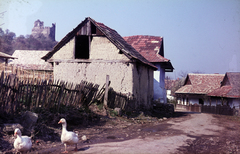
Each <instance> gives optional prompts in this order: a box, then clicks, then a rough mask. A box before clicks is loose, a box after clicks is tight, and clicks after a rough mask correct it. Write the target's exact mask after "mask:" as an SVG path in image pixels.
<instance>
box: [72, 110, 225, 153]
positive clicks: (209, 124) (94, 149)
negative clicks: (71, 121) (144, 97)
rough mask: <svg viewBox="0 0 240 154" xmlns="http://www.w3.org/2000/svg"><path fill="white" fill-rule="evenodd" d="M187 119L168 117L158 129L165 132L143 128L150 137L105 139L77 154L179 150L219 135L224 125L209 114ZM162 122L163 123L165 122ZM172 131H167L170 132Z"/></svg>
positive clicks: (171, 151) (198, 114) (194, 115)
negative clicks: (123, 139)
mask: <svg viewBox="0 0 240 154" xmlns="http://www.w3.org/2000/svg"><path fill="white" fill-rule="evenodd" d="M189 115H190V116H188V118H185V117H184V118H173V119H170V120H167V121H166V123H164V124H165V125H166V124H167V125H168V127H165V128H164V129H161V131H162V132H165V133H166V135H160V134H159V132H158V130H159V129H155V128H159V127H161V125H160V126H159V127H152V128H151V129H148V130H147V129H142V130H140V131H149V132H155V133H154V134H151V135H150V136H146V137H144V138H143V137H141V136H139V137H138V138H136V139H131V140H126V141H122V142H107V143H101V144H91V145H86V146H83V147H82V148H81V150H80V151H79V152H77V153H78V154H82V153H88V154H89V153H108V154H109V153H124V154H126V153H145V154H146V153H161V154H169V153H180V151H179V148H180V147H183V146H187V144H188V142H189V141H192V140H195V139H196V138H197V137H200V136H203V135H219V132H221V130H223V129H224V128H223V127H220V126H218V125H217V119H215V118H214V117H213V116H212V115H211V114H204V113H192V114H189ZM164 124H163V125H164ZM168 131H169V132H174V133H172V134H169V132H168Z"/></svg>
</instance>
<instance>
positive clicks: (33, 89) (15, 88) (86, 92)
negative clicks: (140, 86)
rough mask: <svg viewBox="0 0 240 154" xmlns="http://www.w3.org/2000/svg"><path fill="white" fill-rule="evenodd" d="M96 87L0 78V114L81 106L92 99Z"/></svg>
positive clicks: (8, 77) (81, 84) (86, 83)
mask: <svg viewBox="0 0 240 154" xmlns="http://www.w3.org/2000/svg"><path fill="white" fill-rule="evenodd" d="M98 87H99V85H97V84H93V83H88V82H86V81H81V83H80V84H76V85H74V84H72V83H66V82H62V81H52V80H36V79H32V80H23V81H21V80H19V79H18V78H17V77H15V76H13V75H7V76H5V77H4V73H2V74H1V78H0V98H1V100H0V112H1V113H8V114H14V113H17V112H19V111H21V110H32V109H34V108H38V107H42V108H52V109H55V110H57V111H59V109H60V107H61V105H66V106H74V107H81V106H82V105H84V104H89V103H90V102H91V101H93V100H94V99H95V96H96V94H97V92H98Z"/></svg>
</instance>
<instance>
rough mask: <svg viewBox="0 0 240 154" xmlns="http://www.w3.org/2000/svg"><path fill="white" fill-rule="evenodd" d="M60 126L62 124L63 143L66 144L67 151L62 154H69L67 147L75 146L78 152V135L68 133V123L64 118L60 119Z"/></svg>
mask: <svg viewBox="0 0 240 154" xmlns="http://www.w3.org/2000/svg"><path fill="white" fill-rule="evenodd" d="M58 124H62V135H61V141H62V143H64V146H65V151H64V152H62V153H68V151H67V145H71V144H75V149H74V150H75V151H77V143H78V135H77V134H76V133H74V132H71V131H67V122H66V120H65V119H64V118H62V119H60V121H59V122H58Z"/></svg>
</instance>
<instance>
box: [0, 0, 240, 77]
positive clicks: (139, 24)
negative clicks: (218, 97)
mask: <svg viewBox="0 0 240 154" xmlns="http://www.w3.org/2000/svg"><path fill="white" fill-rule="evenodd" d="M0 13H2V14H0V28H2V29H3V30H6V29H9V30H10V31H11V32H14V33H15V34H16V36H19V35H24V36H26V35H30V34H31V30H32V28H33V25H34V22H35V21H36V20H38V19H39V20H40V21H43V22H44V26H45V27H51V26H52V23H55V24H56V40H57V41H60V40H61V39H62V38H63V37H64V36H65V35H66V34H67V33H68V32H70V31H71V30H72V29H73V28H75V27H76V26H77V25H78V24H79V23H81V22H82V21H83V20H84V19H85V18H86V17H91V18H92V19H94V20H95V21H97V22H101V23H104V24H105V25H106V26H108V27H110V28H112V29H114V30H116V31H117V32H118V33H119V34H120V35H121V36H122V37H124V36H132V35H152V36H162V37H163V40H164V57H165V58H167V59H170V61H171V63H172V65H173V67H174V71H173V72H170V73H166V76H169V77H170V78H172V79H176V78H178V77H180V76H181V74H183V73H184V74H186V73H192V72H200V73H206V74H212V73H220V74H225V73H226V72H240V0H1V1H0Z"/></svg>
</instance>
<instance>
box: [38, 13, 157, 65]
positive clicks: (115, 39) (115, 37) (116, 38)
mask: <svg viewBox="0 0 240 154" xmlns="http://www.w3.org/2000/svg"><path fill="white" fill-rule="evenodd" d="M88 22H91V23H92V24H93V25H95V26H96V28H97V29H98V30H99V31H101V32H102V33H103V35H104V36H106V37H107V38H108V40H110V41H111V42H112V43H113V44H114V45H115V46H116V47H117V48H118V49H119V50H121V51H122V52H123V54H125V55H126V56H127V57H128V58H129V59H134V60H138V61H140V62H141V63H144V64H146V65H148V66H150V67H152V68H154V69H157V68H156V67H155V66H154V65H153V64H151V63H150V62H149V61H148V60H146V59H145V58H144V57H143V56H142V55H141V54H140V53H139V52H137V51H136V50H135V49H134V48H133V47H132V46H131V45H129V44H128V43H127V42H126V41H125V40H124V39H123V38H122V37H121V36H120V35H119V34H118V33H117V31H115V30H114V29H111V28H109V27H107V26H106V25H104V24H103V23H99V22H96V21H95V20H93V19H91V18H90V17H87V18H86V19H85V20H84V21H82V22H81V23H80V24H79V25H78V26H77V27H76V28H74V29H73V30H72V31H70V32H69V33H68V34H67V35H66V36H65V37H64V38H63V39H62V40H61V41H60V42H59V43H58V44H57V45H56V46H55V47H54V48H53V50H52V51H50V52H49V53H48V54H46V55H45V56H43V57H42V59H44V60H48V59H50V58H51V57H52V56H53V55H54V53H56V52H57V51H58V50H59V49H60V48H62V47H63V46H64V45H65V44H66V43H68V42H69V41H70V40H71V39H72V38H73V37H74V36H75V35H78V32H79V30H81V28H82V27H84V26H85V25H86V24H87V23H88Z"/></svg>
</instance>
